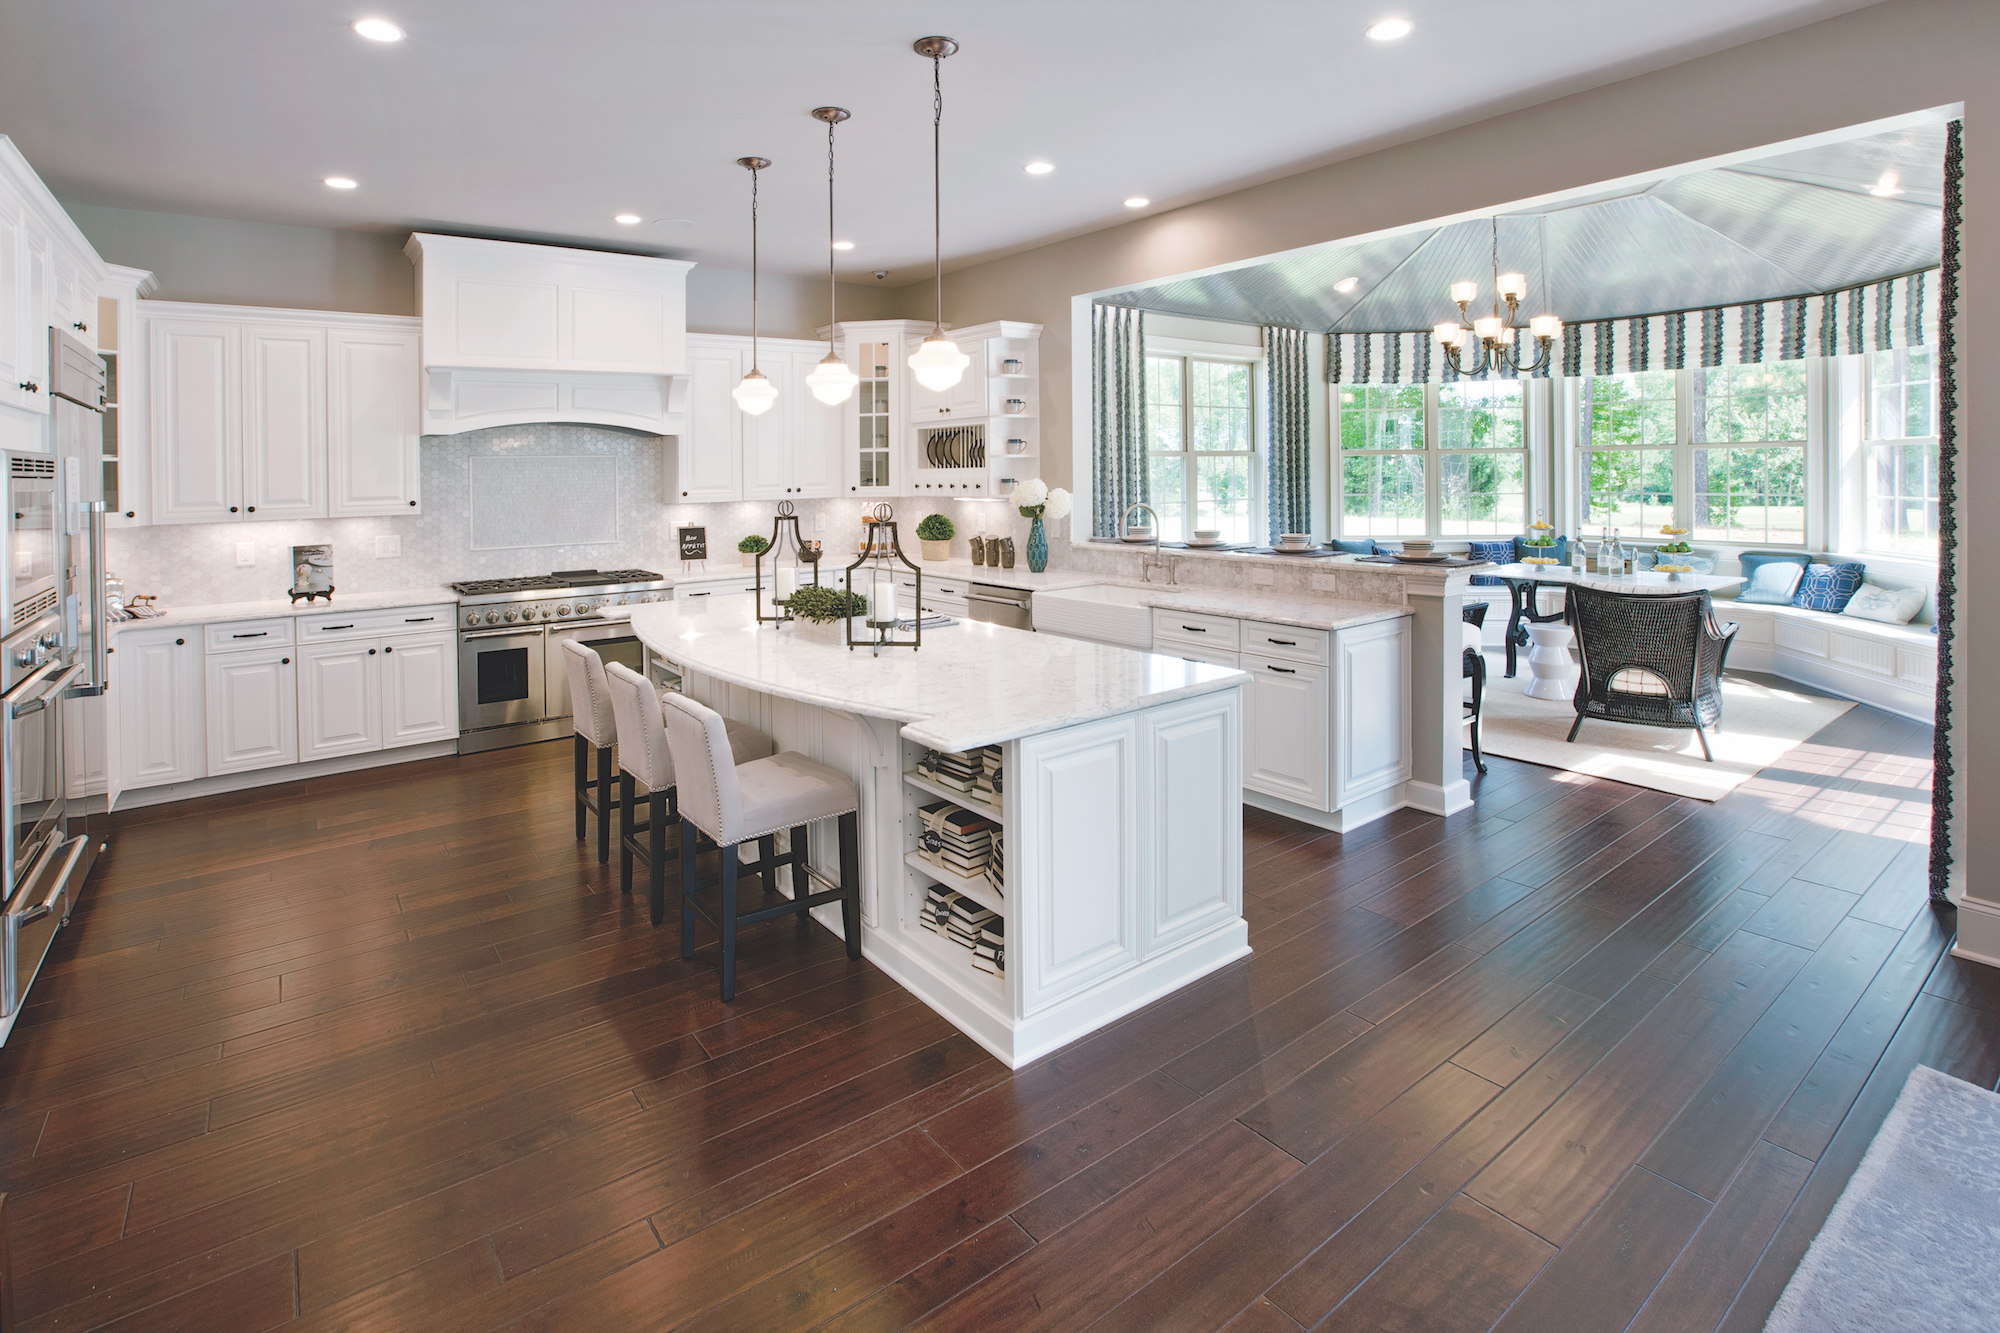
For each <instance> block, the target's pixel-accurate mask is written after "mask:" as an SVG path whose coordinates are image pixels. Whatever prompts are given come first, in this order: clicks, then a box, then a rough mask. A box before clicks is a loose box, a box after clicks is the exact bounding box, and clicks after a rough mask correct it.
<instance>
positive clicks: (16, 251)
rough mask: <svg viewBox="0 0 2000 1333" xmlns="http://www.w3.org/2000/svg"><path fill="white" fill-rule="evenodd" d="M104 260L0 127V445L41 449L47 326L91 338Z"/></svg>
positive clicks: (46, 396)
mask: <svg viewBox="0 0 2000 1333" xmlns="http://www.w3.org/2000/svg"><path fill="white" fill-rule="evenodd" d="M103 274H104V262H103V261H102V260H100V259H99V258H98V257H97V252H96V251H95V250H93V249H91V246H90V242H89V241H87V240H85V239H84V237H83V233H82V232H80V231H78V230H77V229H76V224H75V223H73V222H71V221H70V220H69V215H68V214H66V213H64V212H63V210H62V206H61V205H60V204H58V203H57V202H56V199H55V196H54V195H52V194H50V193H49V191H48V187H47V186H45V185H43V184H42V182H41V178H40V177H38V176H36V175H35V172H34V169H33V168H32V167H30V166H29V165H28V163H27V161H26V159H24V158H23V157H22V156H21V154H20V152H19V150H18V149H16V148H15V147H14V143H13V141H12V140H11V139H8V138H7V137H6V136H5V135H0V448H9V449H47V448H48V447H49V442H48V439H47V434H48V431H47V417H48V413H49V329H50V328H51V327H55V328H60V329H62V330H63V331H64V332H66V333H68V334H69V335H70V336H71V337H74V338H77V339H79V340H81V341H82V342H83V343H84V344H85V345H86V346H90V347H95V346H96V337H97V335H96V325H97V285H98V282H99V280H100V279H101V278H102V277H103Z"/></svg>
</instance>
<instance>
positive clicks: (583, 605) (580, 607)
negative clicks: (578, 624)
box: [576, 602, 590, 616]
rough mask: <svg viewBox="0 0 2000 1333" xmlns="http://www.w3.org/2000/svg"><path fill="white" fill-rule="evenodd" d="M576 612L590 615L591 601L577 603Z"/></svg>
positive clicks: (581, 614)
mask: <svg viewBox="0 0 2000 1333" xmlns="http://www.w3.org/2000/svg"><path fill="white" fill-rule="evenodd" d="M576 613H577V614H578V615H580V616H583V615H589V614H590V603H589V602H578V603H577V604H576Z"/></svg>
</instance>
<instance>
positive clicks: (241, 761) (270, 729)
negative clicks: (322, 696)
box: [206, 647, 299, 776]
mask: <svg viewBox="0 0 2000 1333" xmlns="http://www.w3.org/2000/svg"><path fill="white" fill-rule="evenodd" d="M296 651H297V650H296V649H293V648H289V647H285V648H261V649H248V650H244V651H238V652H227V653H218V654H214V655H212V656H210V657H209V658H208V662H207V667H206V675H207V681H208V689H207V691H206V693H207V696H208V697H207V704H208V772H209V775H210V776H214V775H216V774H220V773H243V772H248V771H249V770H251V769H255V768H273V767H275V766H277V765H279V764H296V763H297V762H298V761H299V712H298V691H297V686H296V684H295V683H294V678H295V674H296V667H295V666H294V665H293V662H292V657H293V654H294V653H295V652H296Z"/></svg>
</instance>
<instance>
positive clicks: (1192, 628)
mask: <svg viewBox="0 0 2000 1333" xmlns="http://www.w3.org/2000/svg"><path fill="white" fill-rule="evenodd" d="M1181 628H1182V629H1184V630H1186V631H1187V632H1188V633H1190V634H1206V633H1208V631H1207V630H1205V629H1203V628H1202V627H1201V626H1199V625H1182V626H1181Z"/></svg>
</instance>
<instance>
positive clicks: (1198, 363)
mask: <svg viewBox="0 0 2000 1333" xmlns="http://www.w3.org/2000/svg"><path fill="white" fill-rule="evenodd" d="M1254 376H1255V370H1254V367H1253V366H1252V365H1251V364H1250V363H1249V362H1245V361H1220V360H1209V359H1205V358H1202V357H1194V356H1172V355H1161V354H1149V355H1148V356H1147V357H1146V420H1147V426H1148V429H1149V431H1150V434H1151V438H1150V439H1149V440H1148V441H1147V442H1146V443H1147V457H1146V466H1147V477H1148V483H1149V485H1150V488H1151V490H1152V497H1153V498H1152V503H1153V508H1154V509H1155V510H1157V511H1158V513H1159V515H1160V539H1161V540H1162V541H1185V540H1187V538H1188V537H1189V536H1190V535H1191V534H1192V533H1193V531H1194V530H1195V529H1196V528H1219V529H1221V531H1222V536H1223V540H1224V541H1228V542H1249V541H1253V540H1255V537H1254V535H1253V534H1254V532H1255V528H1256V524H1255V520H1256V519H1257V518H1258V517H1259V516H1260V515H1261V514H1262V511H1263V505H1262V474H1261V471H1260V469H1259V460H1258V457H1257V448H1256V438H1257V436H1256V412H1255V407H1254V405H1253V403H1254V395H1253V392H1252V390H1253V388H1254V385H1253V379H1254Z"/></svg>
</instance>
